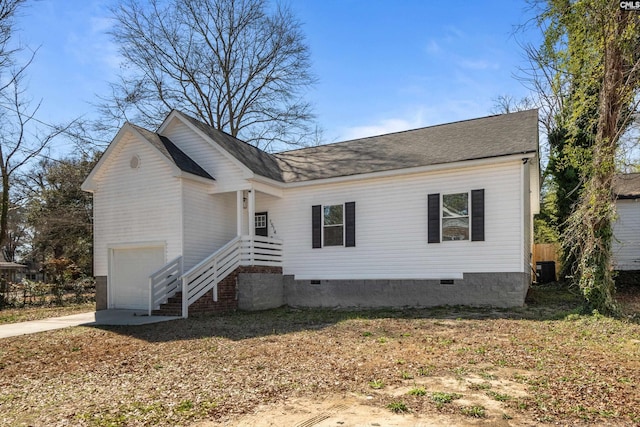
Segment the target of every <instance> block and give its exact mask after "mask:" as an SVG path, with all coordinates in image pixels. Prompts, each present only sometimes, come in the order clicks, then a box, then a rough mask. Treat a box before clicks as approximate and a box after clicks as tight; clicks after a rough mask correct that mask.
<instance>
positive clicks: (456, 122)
mask: <svg viewBox="0 0 640 427" xmlns="http://www.w3.org/2000/svg"><path fill="white" fill-rule="evenodd" d="M532 111H538V109H537V108H531V109H528V110H522V111H514V112H513V113H502V114H490V115H488V116H483V117H473V118H470V119H462V120H456V121H453V122H446V123H437V124H435V125H429V126H421V127H417V128H413V129H405V130H399V131H395V132H389V133H381V134H378V135H371V136H365V137H362V138H353V139H347V140H345V141H337V142H331V143H328V144H319V145H313V146H310V147H302V148H296V149H294V150H287V151H280V152H277V153H274V154H273V155H274V156H277V155H279V154H288V153H295V152H297V151H303V150H310V149H313V148H318V147H328V146H335V145H339V144H347V143H351V142H355V141H366V140H368V139H375V138H380V137H386V136H392V135H400V134H403V133H407V132H416V131H419V130H424V129H433V128H437V127H441V126H449V125H455V124H460V123H465V122H473V121H477V120H485V119H490V118H493V117H501V116H508V115H515V114H522V113H529V112H532Z"/></svg>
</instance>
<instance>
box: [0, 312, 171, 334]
mask: <svg viewBox="0 0 640 427" xmlns="http://www.w3.org/2000/svg"><path fill="white" fill-rule="evenodd" d="M176 319H181V317H171V316H148V315H147V314H146V313H143V312H141V311H139V310H101V311H95V312H93V311H92V312H88V313H81V314H72V315H70V316H62V317H52V318H49V319H42V320H31V321H28V322H20V323H10V324H7V325H0V338H8V337H17V336H19V335H27V334H34V333H37V332H44V331H51V330H54V329H62V328H68V327H70V326H98V325H146V324H149V323H158V322H166V321H168V320H176Z"/></svg>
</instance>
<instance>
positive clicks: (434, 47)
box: [425, 39, 441, 55]
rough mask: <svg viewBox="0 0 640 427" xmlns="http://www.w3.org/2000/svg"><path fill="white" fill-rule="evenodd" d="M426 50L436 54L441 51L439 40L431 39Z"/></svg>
mask: <svg viewBox="0 0 640 427" xmlns="http://www.w3.org/2000/svg"><path fill="white" fill-rule="evenodd" d="M425 50H426V51H427V53H429V54H432V55H435V54H436V53H439V52H440V50H441V48H440V45H439V44H438V42H437V41H435V40H433V39H432V40H429V43H427V46H426V47H425Z"/></svg>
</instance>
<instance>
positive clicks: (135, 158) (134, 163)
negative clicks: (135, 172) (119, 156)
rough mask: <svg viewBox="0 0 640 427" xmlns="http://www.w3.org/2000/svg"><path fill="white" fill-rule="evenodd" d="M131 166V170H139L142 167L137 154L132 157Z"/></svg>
mask: <svg viewBox="0 0 640 427" xmlns="http://www.w3.org/2000/svg"><path fill="white" fill-rule="evenodd" d="M129 166H131V169H138V168H139V167H140V157H138V155H137V154H134V155H133V156H132V157H131V160H129Z"/></svg>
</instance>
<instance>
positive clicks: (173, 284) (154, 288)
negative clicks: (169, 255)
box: [149, 256, 182, 316]
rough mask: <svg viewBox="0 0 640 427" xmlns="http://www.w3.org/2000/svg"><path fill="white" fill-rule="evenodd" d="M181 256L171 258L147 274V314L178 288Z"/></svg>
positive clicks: (165, 300)
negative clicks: (158, 268) (153, 271)
mask: <svg viewBox="0 0 640 427" xmlns="http://www.w3.org/2000/svg"><path fill="white" fill-rule="evenodd" d="M181 275H182V256H179V257H177V258H175V259H172V260H171V261H169V262H168V263H167V264H165V265H164V266H163V267H162V268H160V270H158V271H156V272H155V273H153V274H151V275H150V276H149V316H151V313H152V312H153V310H154V309H155V308H159V307H160V304H162V303H164V302H167V300H168V299H169V297H171V296H173V295H175V293H176V292H178V290H179V289H180V284H181V283H182V282H181V281H180V276H181Z"/></svg>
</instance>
